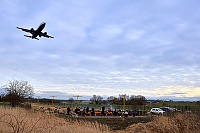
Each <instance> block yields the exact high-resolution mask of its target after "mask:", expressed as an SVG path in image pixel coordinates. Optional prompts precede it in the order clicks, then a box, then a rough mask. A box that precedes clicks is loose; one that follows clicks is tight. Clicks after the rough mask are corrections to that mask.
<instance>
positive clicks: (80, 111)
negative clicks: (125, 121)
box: [66, 106, 136, 117]
mask: <svg viewBox="0 0 200 133" xmlns="http://www.w3.org/2000/svg"><path fill="white" fill-rule="evenodd" d="M97 112H98V115H101V116H105V115H113V116H124V117H128V116H129V115H133V116H135V115H136V110H134V111H132V112H130V111H128V110H125V111H122V110H117V109H115V110H111V109H110V108H108V110H107V111H105V107H104V106H103V107H102V108H101V111H97ZM97 112H96V113H95V110H94V108H93V107H92V108H91V109H89V107H83V108H81V107H76V108H75V109H74V110H73V109H71V108H70V107H67V112H66V114H67V115H71V114H75V115H76V116H86V115H90V116H95V115H96V114H97Z"/></svg>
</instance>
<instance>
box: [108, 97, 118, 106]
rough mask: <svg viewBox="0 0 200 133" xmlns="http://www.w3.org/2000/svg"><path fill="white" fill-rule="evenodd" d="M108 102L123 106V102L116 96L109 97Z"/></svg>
mask: <svg viewBox="0 0 200 133" xmlns="http://www.w3.org/2000/svg"><path fill="white" fill-rule="evenodd" d="M107 101H108V102H109V103H111V104H121V100H119V99H118V98H117V97H114V96H110V97H108V98H107Z"/></svg>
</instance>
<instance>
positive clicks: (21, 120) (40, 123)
mask: <svg viewBox="0 0 200 133" xmlns="http://www.w3.org/2000/svg"><path fill="white" fill-rule="evenodd" d="M0 132H1V133H65V132H67V133H109V132H110V129H109V127H108V126H107V125H102V124H99V123H97V122H94V123H91V122H84V121H73V122H72V121H71V120H67V119H63V118H58V117H56V116H55V115H52V114H45V113H42V112H37V113H34V112H31V111H27V110H24V109H21V108H8V107H6V108H5V107H2V106H0Z"/></svg>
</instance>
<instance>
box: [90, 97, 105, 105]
mask: <svg viewBox="0 0 200 133" xmlns="http://www.w3.org/2000/svg"><path fill="white" fill-rule="evenodd" d="M102 101H103V97H101V96H99V95H93V97H92V98H91V99H90V102H91V103H95V104H101V103H102Z"/></svg>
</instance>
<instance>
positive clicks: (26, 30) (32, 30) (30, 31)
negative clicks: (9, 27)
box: [17, 27, 34, 33]
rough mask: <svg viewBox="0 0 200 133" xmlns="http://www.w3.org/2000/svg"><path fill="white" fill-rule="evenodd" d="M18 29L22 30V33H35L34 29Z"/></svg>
mask: <svg viewBox="0 0 200 133" xmlns="http://www.w3.org/2000/svg"><path fill="white" fill-rule="evenodd" d="M17 29H20V30H22V31H25V32H29V33H33V32H34V29H33V28H31V29H30V30H29V29H24V28H20V27H17Z"/></svg>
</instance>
